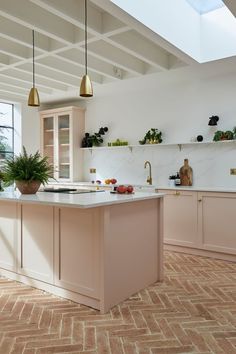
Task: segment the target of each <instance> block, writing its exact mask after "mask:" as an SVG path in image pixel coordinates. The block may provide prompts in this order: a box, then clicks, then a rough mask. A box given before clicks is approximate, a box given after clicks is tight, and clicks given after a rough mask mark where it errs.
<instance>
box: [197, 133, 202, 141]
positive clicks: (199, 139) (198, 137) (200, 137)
mask: <svg viewBox="0 0 236 354" xmlns="http://www.w3.org/2000/svg"><path fill="white" fill-rule="evenodd" d="M197 141H198V142H199V143H200V142H201V141H203V136H202V135H198V136H197Z"/></svg>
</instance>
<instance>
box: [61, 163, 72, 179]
mask: <svg viewBox="0 0 236 354" xmlns="http://www.w3.org/2000/svg"><path fill="white" fill-rule="evenodd" d="M59 178H70V165H69V164H68V165H63V164H60V171H59Z"/></svg>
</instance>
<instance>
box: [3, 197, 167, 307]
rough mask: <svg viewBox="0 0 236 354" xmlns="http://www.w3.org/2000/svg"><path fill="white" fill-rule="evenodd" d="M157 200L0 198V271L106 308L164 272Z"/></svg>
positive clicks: (160, 277)
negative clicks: (98, 202) (78, 202)
mask: <svg viewBox="0 0 236 354" xmlns="http://www.w3.org/2000/svg"><path fill="white" fill-rule="evenodd" d="M162 199H163V198H157V199H150V200H142V201H135V202H131V203H124V204H116V205H109V206H102V207H96V208H87V209H80V208H73V207H67V206H65V207H57V206H53V205H42V204H29V203H17V202H6V201H1V202H0V211H4V212H3V213H1V217H0V226H1V230H2V233H1V235H0V250H1V251H0V267H1V269H0V274H2V275H4V276H7V277H8V278H11V279H15V280H19V281H21V282H24V283H26V284H29V285H31V286H34V287H37V288H40V289H43V290H46V291H49V292H51V293H54V294H56V295H59V296H62V297H65V298H68V299H71V300H73V301H76V302H79V303H82V304H85V305H88V306H91V307H93V308H95V309H98V310H100V311H101V313H105V312H107V311H108V310H109V309H110V308H111V307H113V306H114V305H116V304H118V303H120V302H121V301H123V300H125V299H127V298H128V297H129V296H131V295H133V294H134V293H136V292H138V291H139V290H141V289H143V288H145V287H147V286H148V285H150V284H152V283H155V282H156V281H160V280H162V278H163V239H162Z"/></svg>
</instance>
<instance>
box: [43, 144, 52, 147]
mask: <svg viewBox="0 0 236 354" xmlns="http://www.w3.org/2000/svg"><path fill="white" fill-rule="evenodd" d="M44 147H53V144H45V145H44Z"/></svg>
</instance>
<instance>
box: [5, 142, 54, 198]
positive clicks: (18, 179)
mask: <svg viewBox="0 0 236 354" xmlns="http://www.w3.org/2000/svg"><path fill="white" fill-rule="evenodd" d="M2 173H3V181H4V185H5V186H6V187H7V186H10V185H12V184H13V183H14V182H15V183H16V187H17V188H18V189H19V191H20V192H21V193H22V194H35V193H36V192H37V191H38V189H39V187H40V185H41V183H42V184H43V185H45V184H46V183H47V182H48V180H49V179H50V178H53V169H52V166H51V165H50V164H49V162H48V157H46V156H45V157H41V156H40V154H39V152H38V151H37V152H36V153H35V154H28V153H27V152H26V149H25V147H23V153H22V154H20V155H19V156H16V157H10V158H8V159H7V160H6V162H5V164H4V166H3V169H2Z"/></svg>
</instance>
